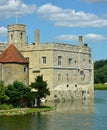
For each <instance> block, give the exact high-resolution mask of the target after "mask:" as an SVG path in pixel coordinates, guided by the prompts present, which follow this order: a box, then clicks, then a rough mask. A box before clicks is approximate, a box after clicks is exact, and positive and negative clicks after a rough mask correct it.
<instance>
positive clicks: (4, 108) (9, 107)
mask: <svg viewBox="0 0 107 130" xmlns="http://www.w3.org/2000/svg"><path fill="white" fill-rule="evenodd" d="M12 108H13V105H12V104H10V105H8V104H5V103H4V104H2V105H0V109H1V110H9V109H12Z"/></svg>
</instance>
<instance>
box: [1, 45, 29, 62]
mask: <svg viewBox="0 0 107 130" xmlns="http://www.w3.org/2000/svg"><path fill="white" fill-rule="evenodd" d="M0 63H28V61H27V60H26V59H25V58H24V56H23V55H22V54H21V53H20V52H19V51H18V49H17V48H16V47H15V46H14V45H13V44H11V45H10V46H9V47H8V48H7V49H6V50H5V51H4V52H2V53H1V54H0Z"/></svg>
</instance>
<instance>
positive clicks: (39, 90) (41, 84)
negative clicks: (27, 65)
mask: <svg viewBox="0 0 107 130" xmlns="http://www.w3.org/2000/svg"><path fill="white" fill-rule="evenodd" d="M30 87H31V88H32V89H35V90H36V91H35V92H34V98H36V99H37V107H40V99H41V98H46V96H47V95H50V91H49V88H47V82H46V81H44V80H43V75H41V76H37V78H36V79H35V82H33V83H31V85H30Z"/></svg>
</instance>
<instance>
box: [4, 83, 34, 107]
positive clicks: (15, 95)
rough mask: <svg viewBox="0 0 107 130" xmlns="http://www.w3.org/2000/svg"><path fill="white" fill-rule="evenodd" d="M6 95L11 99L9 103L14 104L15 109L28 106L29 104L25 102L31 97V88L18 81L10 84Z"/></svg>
mask: <svg viewBox="0 0 107 130" xmlns="http://www.w3.org/2000/svg"><path fill="white" fill-rule="evenodd" d="M6 93H7V95H8V97H9V103H11V104H13V106H14V107H17V106H23V107H24V106H26V105H27V103H25V102H27V101H28V99H30V96H31V95H30V94H31V91H30V88H29V87H27V86H25V85H24V84H23V83H21V82H18V81H14V82H13V84H9V85H8V86H7V91H6Z"/></svg>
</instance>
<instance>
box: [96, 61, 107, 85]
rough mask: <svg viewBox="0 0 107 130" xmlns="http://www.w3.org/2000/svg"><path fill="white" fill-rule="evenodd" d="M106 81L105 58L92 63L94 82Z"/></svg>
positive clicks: (106, 65) (106, 66) (106, 67)
mask: <svg viewBox="0 0 107 130" xmlns="http://www.w3.org/2000/svg"><path fill="white" fill-rule="evenodd" d="M105 82H107V60H100V61H96V62H95V63H94V83H102V84H103V83H105Z"/></svg>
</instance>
